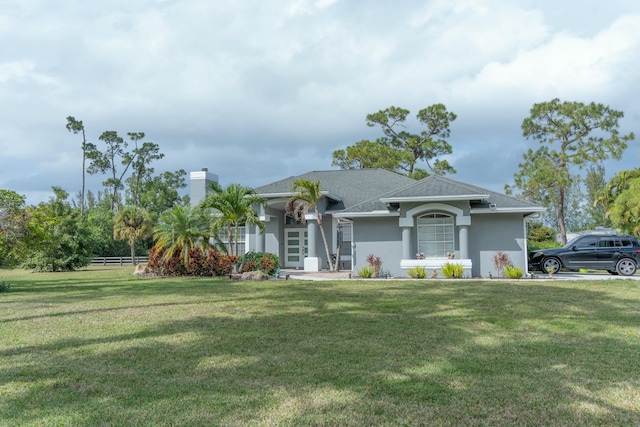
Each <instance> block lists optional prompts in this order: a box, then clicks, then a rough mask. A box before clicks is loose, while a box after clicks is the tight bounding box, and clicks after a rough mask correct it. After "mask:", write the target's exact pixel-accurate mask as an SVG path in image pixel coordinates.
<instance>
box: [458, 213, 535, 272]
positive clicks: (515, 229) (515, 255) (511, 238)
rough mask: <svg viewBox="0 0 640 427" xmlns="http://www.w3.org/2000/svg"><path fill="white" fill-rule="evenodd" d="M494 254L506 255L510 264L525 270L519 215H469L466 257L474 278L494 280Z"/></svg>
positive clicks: (522, 230) (522, 226) (522, 235)
mask: <svg viewBox="0 0 640 427" xmlns="http://www.w3.org/2000/svg"><path fill="white" fill-rule="evenodd" d="M498 251H502V252H504V253H506V254H507V255H509V258H510V259H511V263H512V264H513V265H514V266H516V267H520V268H522V269H523V270H524V269H525V263H526V251H525V235H524V223H523V218H522V215H521V214H484V215H473V216H472V219H471V227H470V229H469V255H470V257H471V260H472V262H473V268H472V275H473V276H474V277H489V275H490V274H491V275H493V276H497V275H498V272H497V271H496V268H495V266H494V264H493V258H494V256H495V255H496V253H497V252H498Z"/></svg>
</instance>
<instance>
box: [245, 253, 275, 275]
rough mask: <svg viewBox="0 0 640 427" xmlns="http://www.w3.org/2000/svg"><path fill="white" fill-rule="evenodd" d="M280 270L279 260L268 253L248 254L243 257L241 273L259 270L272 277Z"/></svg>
mask: <svg viewBox="0 0 640 427" xmlns="http://www.w3.org/2000/svg"><path fill="white" fill-rule="evenodd" d="M279 269H280V259H279V258H278V257H277V256H276V255H274V254H272V253H269V252H248V253H246V254H245V255H244V267H243V268H242V271H243V272H248V271H257V270H260V271H262V272H263V273H264V274H266V275H267V276H273V275H275V274H276V271H278V270H279Z"/></svg>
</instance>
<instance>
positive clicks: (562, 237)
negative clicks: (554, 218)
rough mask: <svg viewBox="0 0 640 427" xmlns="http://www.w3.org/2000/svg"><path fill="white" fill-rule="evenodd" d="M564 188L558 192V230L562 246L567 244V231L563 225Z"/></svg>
mask: <svg viewBox="0 0 640 427" xmlns="http://www.w3.org/2000/svg"><path fill="white" fill-rule="evenodd" d="M564 202H565V200H564V188H562V187H560V189H559V191H558V228H559V229H560V240H561V242H562V246H564V245H566V244H567V229H566V226H565V223H564Z"/></svg>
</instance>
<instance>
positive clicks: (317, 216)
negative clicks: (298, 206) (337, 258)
mask: <svg viewBox="0 0 640 427" xmlns="http://www.w3.org/2000/svg"><path fill="white" fill-rule="evenodd" d="M316 218H317V219H316V221H317V222H318V228H320V235H321V236H322V241H323V242H324V250H325V252H326V254H327V261H328V263H329V270H330V271H335V266H334V265H333V262H332V261H331V253H330V252H329V244H328V243H327V236H325V234H324V228H323V227H322V219H320V214H319V213H318V210H317V209H316Z"/></svg>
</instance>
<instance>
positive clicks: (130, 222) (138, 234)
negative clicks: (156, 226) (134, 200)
mask: <svg viewBox="0 0 640 427" xmlns="http://www.w3.org/2000/svg"><path fill="white" fill-rule="evenodd" d="M152 233H153V223H152V221H151V216H150V215H149V212H147V211H146V210H145V209H143V208H140V207H138V206H126V207H125V208H123V209H121V210H120V211H119V212H118V214H117V215H116V218H115V223H114V225H113V238H114V239H116V240H118V239H129V246H130V247H131V264H133V265H136V239H146V238H147V237H150V236H151V234H152Z"/></svg>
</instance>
